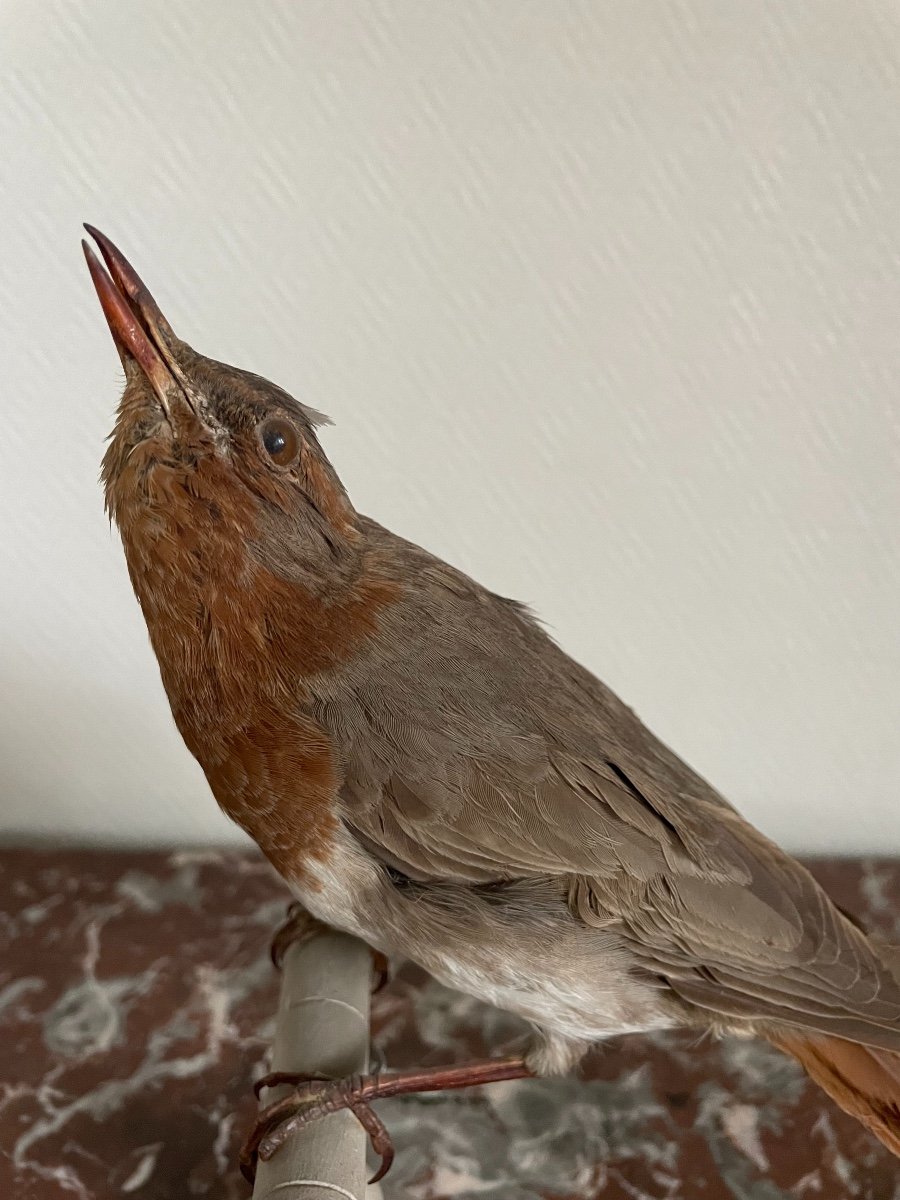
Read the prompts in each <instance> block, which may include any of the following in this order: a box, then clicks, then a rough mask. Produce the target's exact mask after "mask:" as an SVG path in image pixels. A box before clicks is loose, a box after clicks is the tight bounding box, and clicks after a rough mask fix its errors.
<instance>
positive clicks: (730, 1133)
mask: <svg viewBox="0 0 900 1200" xmlns="http://www.w3.org/2000/svg"><path fill="white" fill-rule="evenodd" d="M815 870H816V873H817V874H818V876H819V877H820V879H821V880H822V882H823V883H824V884H825V885H826V886H827V887H828V889H829V891H830V892H831V894H832V895H833V896H834V898H835V899H836V900H837V901H838V903H840V904H842V905H844V906H845V907H846V908H847V909H849V910H851V911H852V912H855V913H856V914H858V915H859V916H860V917H862V918H863V919H864V920H865V921H866V922H867V923H870V924H871V925H872V926H877V927H878V928H880V929H881V930H883V931H885V932H886V933H889V934H891V935H893V936H894V937H895V938H896V939H897V940H898V941H900V863H897V862H867V863H843V864H841V863H831V862H829V863H820V864H817V865H816V866H815ZM0 872H2V874H0V1200H6V1198H8V1197H14V1198H15V1200H64V1198H65V1200H72V1198H73V1197H76V1198H80V1200H88V1198H90V1200H93V1198H95V1197H96V1198H101V1197H102V1198H105V1197H119V1196H125V1197H127V1196H131V1195H133V1196H135V1197H136V1198H137V1200H141V1198H147V1200H149V1198H150V1197H153V1198H155V1200H176V1198H177V1200H184V1198H186V1197H192V1196H199V1197H202V1196H210V1197H216V1198H222V1200H230V1198H244V1197H247V1196H248V1195H249V1187H248V1185H247V1184H246V1183H244V1181H243V1179H242V1178H241V1176H240V1174H239V1172H238V1170H237V1168H236V1166H235V1162H236V1153H237V1148H238V1145H239V1143H240V1141H241V1139H242V1137H243V1134H244V1132H245V1131H246V1130H247V1128H248V1127H249V1125H250V1123H251V1121H252V1118H253V1113H254V1111H255V1108H254V1102H253V1099H252V1096H251V1091H250V1085H251V1082H252V1080H253V1079H254V1078H255V1077H256V1076H258V1075H259V1074H261V1073H262V1072H263V1070H264V1066H265V1061H266V1047H267V1045H268V1042H269V1039H270V1036H271V1033H272V1028H273V1016H274V1012H275V1007H276V998H277V992H278V978H277V976H276V974H275V972H274V971H273V969H272V967H271V965H270V964H269V960H268V956H267V945H268V941H269V937H270V934H271V931H272V929H273V928H274V926H275V925H276V924H277V923H278V921H279V920H280V918H281V916H282V913H283V910H284V906H285V902H286V900H287V895H286V892H285V889H284V886H283V885H282V884H281V883H279V882H278V881H277V880H276V879H275V878H274V876H273V875H272V873H271V871H270V869H269V868H268V867H267V866H266V865H265V864H264V863H263V862H262V861H261V860H260V859H259V858H258V857H256V856H255V855H254V854H252V853H220V852H197V851H185V852H182V853H161V854H140V853H113V852H73V851H53V852H44V851H27V850H8V851H0ZM374 1030H375V1043H376V1045H377V1046H378V1047H379V1049H380V1051H381V1053H382V1055H383V1057H384V1059H385V1062H386V1064H387V1065H388V1066H389V1067H390V1066H403V1065H411V1064H414V1063H418V1064H420V1065H425V1064H431V1063H438V1062H442V1061H444V1062H446V1061H450V1060H452V1059H461V1058H463V1057H465V1056H466V1055H470V1054H472V1053H473V1052H478V1053H484V1052H487V1051H489V1050H493V1049H496V1048H498V1047H499V1046H501V1045H502V1044H504V1043H507V1044H508V1043H509V1042H510V1041H512V1040H514V1039H515V1038H516V1036H517V1035H518V1034H519V1033H520V1032H521V1027H520V1026H519V1024H518V1023H517V1022H516V1021H515V1020H513V1019H512V1018H510V1017H507V1016H504V1015H503V1014H502V1013H498V1012H496V1011H495V1010H493V1009H490V1008H487V1007H485V1006H483V1005H480V1004H477V1003H476V1002H475V1001H473V1000H469V999H467V998H466V997H463V996H460V995H457V994H455V993H452V992H449V991H447V990H446V989H444V988H442V987H439V986H438V985H437V984H435V983H433V982H430V981H428V980H427V979H425V978H424V977H423V976H422V975H421V974H420V973H419V972H417V971H416V970H414V969H412V968H410V967H405V968H403V969H402V970H401V972H400V973H399V975H398V976H397V978H396V979H395V980H394V981H393V983H391V985H390V986H389V987H388V989H386V991H385V992H383V993H382V994H381V995H380V996H379V997H377V999H376V1002H375V1015H374ZM586 1076H587V1078H586V1080H577V1079H561V1080H560V1079H557V1080H546V1081H526V1082H518V1083H509V1084H497V1085H493V1086H492V1087H490V1088H485V1089H482V1090H481V1091H480V1092H478V1093H473V1094H462V1093H456V1094H452V1095H446V1096H443V1097H427V1098H424V1097H423V1098H421V1099H420V1098H414V1097H410V1098H405V1099H397V1100H393V1101H388V1102H385V1103H383V1104H382V1105H381V1106H380V1113H381V1115H382V1117H383V1118H384V1120H385V1121H386V1123H387V1125H388V1126H389V1128H390V1129H391V1132H392V1134H393V1136H394V1140H395V1144H396V1146H397V1161H396V1163H395V1166H394V1168H393V1170H392V1171H391V1173H390V1175H389V1176H388V1178H387V1179H386V1180H385V1183H384V1194H385V1197H386V1200H400V1198H401V1197H410V1198H412V1200H430V1198H432V1197H451V1196H452V1197H467V1198H469V1197H471V1198H473V1200H474V1198H475V1197H489V1198H490V1200H514V1198H519V1197H525V1198H536V1197H553V1198H559V1200H562V1198H563V1197H599V1196H603V1197H604V1198H605V1200H676V1198H679V1200H680V1198H685V1200H688V1198H694V1197H701V1198H704V1200H718V1198H720V1197H721V1198H722V1200H730V1198H732V1197H734V1198H736V1200H844V1198H845V1197H860V1198H862V1200H900V1172H898V1166H897V1163H896V1161H895V1160H894V1159H892V1158H891V1157H890V1155H888V1153H887V1152H886V1151H885V1150H883V1149H882V1148H881V1147H880V1146H879V1145H878V1144H877V1143H876V1142H875V1141H873V1140H872V1139H871V1138H870V1137H869V1136H868V1135H867V1134H866V1133H865V1132H864V1131H863V1130H862V1129H860V1128H859V1126H857V1125H856V1124H855V1122H853V1121H852V1120H850V1119H849V1118H847V1117H845V1116H844V1115H843V1114H842V1113H840V1112H839V1111H837V1110H836V1109H835V1108H834V1107H833V1106H832V1105H831V1103H830V1102H829V1101H828V1100H827V1099H826V1098H825V1097H824V1096H822V1094H821V1093H820V1092H819V1091H818V1090H817V1089H816V1088H815V1087H814V1086H813V1085H812V1084H811V1083H808V1082H807V1081H806V1080H805V1079H804V1077H803V1075H802V1074H801V1073H800V1071H799V1069H798V1068H796V1067H795V1066H794V1065H793V1064H792V1063H791V1062H789V1061H787V1060H786V1059H784V1058H782V1057H781V1056H780V1055H779V1054H777V1053H776V1052H775V1051H774V1050H772V1049H770V1048H768V1047H767V1046H765V1045H761V1044H756V1043H750V1042H742V1041H736V1040H726V1041H723V1042H720V1043H712V1042H709V1041H705V1042H700V1043H698V1041H697V1040H696V1038H691V1037H680V1036H671V1037H670V1036H666V1037H662V1036H659V1037H655V1038H653V1039H647V1038H639V1037H631V1038H622V1039H619V1040H618V1041H616V1042H612V1043H610V1044H609V1045H608V1046H606V1047H605V1048H603V1049H602V1050H601V1051H598V1052H596V1053H595V1054H594V1055H593V1056H592V1058H591V1060H590V1064H589V1068H588V1070H587V1072H586Z"/></svg>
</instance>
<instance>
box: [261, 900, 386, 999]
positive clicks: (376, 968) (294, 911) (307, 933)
mask: <svg viewBox="0 0 900 1200" xmlns="http://www.w3.org/2000/svg"><path fill="white" fill-rule="evenodd" d="M323 929H325V926H324V925H323V924H322V922H321V921H319V920H318V919H317V918H316V917H314V916H313V915H312V913H310V912H307V910H306V909H305V908H304V907H303V905H302V904H300V903H299V902H298V901H297V900H294V901H292V902H291V903H290V904H289V905H288V907H287V912H286V913H285V918H284V920H283V921H282V923H281V924H280V925H279V926H278V928H277V929H276V930H275V933H274V934H273V935H272V942H271V945H270V946H269V955H270V957H271V959H272V965H273V966H274V967H276V968H277V969H278V970H279V971H280V970H281V968H282V966H283V965H284V956H285V954H286V953H287V949H288V946H292V945H293V944H294V942H300V943H301V944H302V943H303V942H307V941H309V939H310V938H311V937H312V936H313V935H314V934H315V933H318V932H319V931H321V930H323ZM372 971H373V974H374V979H373V981H372V995H373V996H374V995H375V994H376V993H377V992H380V991H381V989H382V988H383V987H385V985H386V984H387V983H388V982H389V981H390V978H391V973H390V962H389V961H388V957H387V955H386V954H383V953H382V951H381V950H374V949H373V950H372Z"/></svg>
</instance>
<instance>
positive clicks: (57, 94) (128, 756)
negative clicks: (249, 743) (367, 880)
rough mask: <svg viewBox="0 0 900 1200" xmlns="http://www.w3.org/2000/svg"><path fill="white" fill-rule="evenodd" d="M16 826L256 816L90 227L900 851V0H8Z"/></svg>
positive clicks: (11, 711)
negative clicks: (245, 812) (84, 227)
mask: <svg viewBox="0 0 900 1200" xmlns="http://www.w3.org/2000/svg"><path fill="white" fill-rule="evenodd" d="M0 55H2V59H3V60H4V62H3V66H4V73H6V68H10V67H11V68H12V78H11V79H9V78H8V79H6V81H5V82H4V84H3V89H4V94H3V95H2V97H0V146H2V160H0V172H2V178H0V229H2V247H3V249H2V255H0V272H2V286H0V297H2V303H3V317H2V323H0V339H2V343H3V344H2V347H0V354H2V358H0V361H2V364H3V367H2V370H3V387H2V398H0V404H2V444H0V455H2V464H0V502H2V512H3V539H2V545H3V558H4V568H3V584H2V595H0V655H2V683H0V687H2V709H3V716H2V723H0V738H2V756H0V787H2V792H0V795H2V801H0V804H2V809H0V820H2V831H3V832H5V833H7V834H26V835H31V834H41V835H50V836H65V837H66V838H70V839H71V838H76V837H77V838H83V839H89V840H104V841H107V840H123V841H126V840H127V841H134V842H148V841H155V842H169V841H174V840H179V841H180V840H201V841H202V840H207V839H221V838H223V837H226V836H228V837H231V836H238V835H237V834H236V833H232V832H231V830H230V827H229V826H228V825H227V824H226V822H225V821H224V818H222V817H220V816H219V815H218V813H217V810H216V809H215V806H214V803H213V801H212V799H211V798H210V796H209V795H208V793H207V791H206V787H205V784H204V781H203V779H202V776H201V774H200V771H199V769H198V768H197V767H196V766H195V765H194V764H193V762H192V761H191V759H190V758H189V756H188V754H187V752H186V751H185V750H184V749H183V747H182V746H181V744H180V741H179V739H178V737H177V734H176V733H175V732H174V729H173V726H172V724H171V720H170V717H169V714H168V710H167V707H166V704H165V699H164V696H163V693H162V690H161V687H160V684H159V680H158V677H157V672H156V667H155V664H154V661H153V658H152V656H151V654H150V651H149V649H148V645H147V640H146V634H145V631H144V628H143V625H142V620H141V617H140V614H139V611H138V608H137V605H136V604H135V602H134V600H133V598H132V596H131V593H130V588H129V584H128V580H127V577H126V574H125V568H124V563H123V559H122V554H121V550H120V548H119V544H118V540H117V538H116V536H115V535H114V534H110V532H109V530H108V528H107V525H106V520H105V518H104V516H103V512H102V507H101V496H100V490H99V487H98V484H97V479H96V477H97V471H98V464H99V459H100V455H101V452H102V442H103V438H104V436H105V434H106V433H107V431H108V429H109V427H110V425H111V419H112V413H113V409H114V405H115V403H116V400H117V398H118V391H119V381H120V374H119V371H118V363H117V360H116V357H115V353H114V350H113V346H112V343H111V341H110V339H109V335H108V333H107V331H106V329H105V327H104V323H103V320H102V318H101V316H100V312H99V308H98V305H97V301H96V299H95V297H94V294H93V292H92V289H91V286H90V283H89V280H88V276H87V273H86V271H85V269H84V265H83V262H82V260H81V252H80V250H79V246H78V239H79V236H80V230H79V222H80V221H81V220H89V221H92V222H94V223H96V224H97V225H99V226H100V228H101V229H103V230H105V231H106V232H108V233H109V234H110V235H111V236H112V237H113V238H114V239H115V240H117V241H118V242H119V243H120V244H121V246H122V247H123V249H125V251H126V253H127V254H128V255H129V256H130V257H132V259H133V261H134V262H135V265H136V266H137V267H138V269H139V270H140V271H141V272H142V273H143V274H144V276H145V277H146V279H147V280H148V282H149V283H150V285H151V286H152V287H153V289H154V291H155V293H156V295H157V297H158V299H159V301H160V302H161V304H162V306H163V308H164V310H165V312H166V313H167V314H168V315H169V317H170V318H171V320H172V321H173V322H174V323H175V325H176V328H177V329H178V330H179V332H181V333H182V334H183V336H185V337H186V338H187V339H188V340H189V341H191V342H192V343H193V344H194V345H195V346H196V347H197V348H198V349H200V350H203V351H205V352H206V353H209V354H211V355H214V356H216V357H221V358H225V359H228V360H231V361H234V362H237V363H239V364H241V365H244V366H247V367H249V368H252V369H253V370H256V371H259V372H261V373H263V374H266V375H268V376H270V377H272V378H274V379H276V380H277V381H278V382H280V383H281V384H283V385H285V386H286V387H288V388H289V389H291V390H292V391H293V392H294V393H295V394H296V395H297V396H299V397H300V398H302V399H303V400H306V401H308V402H310V403H311V404H313V405H315V406H316V407H319V408H322V409H324V410H325V411H326V412H329V413H330V414H331V415H332V416H333V417H334V418H335V420H336V421H337V426H336V428H335V429H334V430H329V431H326V434H325V441H326V446H327V449H328V450H329V452H330V453H331V454H332V455H333V458H334V461H335V462H336V464H337V466H338V468H339V470H340V471H341V472H342V475H343V477H344V479H345V481H346V483H347V486H348V488H349V490H350V493H351V495H352V497H353V499H354V500H355V502H356V503H357V506H358V507H360V508H362V509H363V510H365V511H367V512H369V513H371V514H372V515H373V516H375V517H377V518H379V519H380V520H382V521H383V522H385V523H386V524H388V525H390V526H393V527H394V528H395V529H397V530H398V531H399V532H401V533H403V534H405V535H407V536H408V537H411V538H413V539H415V540H417V541H420V542H422V543H424V544H425V545H427V546H428V547H429V548H431V549H432V550H434V551H436V552H438V553H439V554H442V555H444V556H445V557H446V558H448V559H450V561H451V562H454V563H456V564H458V565H459V566H461V567H463V568H464V569H465V570H467V571H469V572H471V573H472V574H474V575H476V576H477V577H479V578H480V579H481V580H483V581H484V582H485V583H486V584H488V585H489V586H491V587H493V588H495V589H497V590H499V591H501V592H504V593H506V594H509V595H513V596H516V597H519V598H521V599H525V600H527V601H529V602H531V603H532V604H534V606H535V607H536V608H537V610H538V611H539V612H540V613H541V614H542V615H543V616H544V617H545V618H546V619H547V621H548V623H549V624H550V626H551V627H552V629H553V630H554V631H555V633H556V635H557V636H558V638H559V639H560V640H561V641H562V643H563V645H564V646H566V647H567V648H568V649H569V650H570V651H571V652H572V653H573V654H574V655H576V656H577V657H579V658H581V659H582V660H583V661H585V662H586V663H587V664H589V665H590V666H591V667H592V668H593V669H595V670H596V671H597V672H598V673H600V674H601V675H603V676H604V677H605V678H606V680H607V681H608V682H610V683H611V684H612V685H613V686H614V687H616V688H617V689H618V690H619V691H620V692H621V693H623V694H624V695H625V697H626V698H627V699H628V701H629V702H630V703H631V704H632V705H633V706H634V707H636V708H637V710H638V711H639V712H640V713H641V715H642V716H643V717H644V718H645V719H646V720H647V721H648V722H649V723H650V724H651V725H652V726H653V727H654V728H655V729H656V730H657V731H658V732H659V733H660V734H662V735H663V736H664V737H665V738H666V739H667V740H668V741H669V742H670V743H671V744H672V745H673V746H674V747H676V748H677V749H678V750H679V751H680V752H681V753H682V754H683V755H684V756H686V757H687V758H688V759H689V760H690V761H692V762H693V763H694V764H695V765H696V766H697V767H698V768H699V769H700V770H702V771H703V772H704V773H705V774H707V775H708V776H709V777H710V778H712V779H713V780H714V781H715V782H716V783H717V784H718V785H719V786H720V787H721V788H722V789H723V790H724V791H725V792H726V793H728V794H729V795H730V796H731V797H732V798H733V799H734V800H735V801H736V802H737V803H738V804H739V805H741V806H742V807H743V809H744V810H745V811H746V812H747V813H748V815H750V816H751V817H752V818H753V819H755V820H756V821H757V822H758V823H759V824H761V825H762V826H763V828H764V829H765V830H766V831H767V832H768V833H770V834H771V835H774V836H775V837H777V838H780V839H782V840H783V841H785V842H787V843H788V844H789V845H790V846H791V847H793V848H803V849H809V850H833V851H855V850H878V851H891V850H893V851H900V820H898V817H897V813H898V804H900V736H898V727H900V636H898V621H897V614H898V605H900V536H898V515H900V471H898V469H900V404H898V398H897V377H898V367H900V122H898V116H897V114H898V106H900V65H898V64H900V9H898V8H897V6H896V5H895V4H891V3H888V2H887V0H884V2H876V0H860V2H858V3H854V4H847V3H846V2H845V0H828V2H822V3H818V4H810V3H781V2H779V3H771V4H726V3H721V2H719V0H710V2H708V3H704V2H701V0H691V2H689V3H683V4H672V3H667V4H660V3H657V2H656V0H646V2H642V3H635V0H616V2H612V3H603V4H598V3H596V0H585V2H582V3H573V2H572V0H566V2H562V0H557V2H555V3H554V2H551V3H547V2H546V0H534V2H527V0H486V2H484V3H472V2H469V0H439V2H438V0H426V2H424V3H423V2H422V0H402V2H401V0H382V2H380V3H368V2H363V0H360V2H358V3H346V2H344V3H336V2H335V0H322V2H320V3H313V2H312V0H304V2H303V3H296V2H290V0H281V2H278V3H274V2H271V0H268V2H266V3H259V4H250V3H237V2H234V3H222V0H202V2H201V0H190V2H180V3H171V2H166V3H163V2H162V0H153V2H147V0H143V2H141V3H137V2H136V0H92V2H91V3H83V4H78V3H73V2H72V0H56V2H55V3H54V2H47V3H44V4H41V5H35V4H32V3H28V2H27V0H7V2H6V3H5V4H4V5H3V6H2V8H0Z"/></svg>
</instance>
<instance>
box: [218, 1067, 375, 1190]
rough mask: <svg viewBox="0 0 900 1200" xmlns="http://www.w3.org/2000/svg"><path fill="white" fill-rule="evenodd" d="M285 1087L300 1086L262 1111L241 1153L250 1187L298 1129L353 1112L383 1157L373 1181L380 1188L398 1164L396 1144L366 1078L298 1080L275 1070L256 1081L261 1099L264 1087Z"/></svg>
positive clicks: (373, 1145) (255, 1086) (242, 1165)
mask: <svg viewBox="0 0 900 1200" xmlns="http://www.w3.org/2000/svg"><path fill="white" fill-rule="evenodd" d="M284 1083H293V1084H295V1085H297V1086H296V1087H295V1088H294V1091H293V1092H291V1093H290V1094H289V1095H287V1096H284V1097H282V1099H281V1100H276V1101H275V1102H274V1103H273V1104H270V1105H269V1106H268V1107H267V1108H264V1109H263V1111H262V1112H261V1113H260V1114H259V1118H258V1119H257V1122H256V1125H255V1126H254V1128H253V1130H252V1132H251V1133H250V1136H249V1137H248V1138H247V1140H246V1142H245V1143H244V1145H243V1147H242V1149H241V1157H240V1162H241V1171H242V1173H243V1175H244V1177H245V1178H246V1179H248V1180H249V1181H250V1182H251V1183H252V1182H253V1179H254V1177H255V1175H256V1164H257V1161H258V1159H260V1158H261V1159H262V1160H263V1161H264V1162H267V1161H268V1160H269V1159H270V1158H271V1157H272V1156H273V1155H274V1154H275V1153H276V1152H277V1151H278V1150H279V1149H280V1148H281V1147H282V1146H283V1145H284V1143H285V1142H286V1141H287V1140H288V1138H289V1137H291V1135H292V1134H294V1133H296V1132H297V1130H298V1129H302V1128H303V1127H304V1126H305V1125H310V1124H311V1123H312V1122H313V1121H318V1120H319V1119H320V1118H322V1117H325V1116H328V1115H329V1114H330V1113H335V1112H340V1111H341V1110H342V1109H348V1110H349V1111H350V1112H352V1113H353V1115H354V1116H355V1117H356V1119H357V1121H359V1123H360V1125H362V1127H363V1129H365V1131H366V1133H367V1134H368V1135H369V1141H370V1143H371V1145H372V1149H373V1150H374V1151H375V1153H376V1154H378V1155H379V1157H380V1158H381V1165H380V1166H379V1168H378V1170H377V1171H376V1172H375V1174H374V1175H373V1176H372V1178H371V1179H370V1180H369V1182H370V1183H377V1182H378V1181H379V1180H380V1179H383V1178H384V1176H385V1175H386V1174H387V1172H388V1171H389V1170H390V1167H391V1163H392V1162H393V1161H394V1145H393V1142H392V1141H391V1136H390V1134H389V1133H388V1131H387V1129H386V1127H385V1125H384V1122H383V1121H382V1120H381V1118H380V1117H379V1116H378V1114H377V1113H376V1112H375V1111H374V1110H373V1109H372V1107H371V1106H370V1105H369V1103H368V1100H367V1099H366V1097H365V1094H364V1092H365V1078H364V1077H363V1076H351V1077H350V1078H349V1079H337V1080H322V1079H306V1078H303V1079H298V1077H297V1076H296V1075H292V1074H290V1073H288V1072H285V1071H274V1072H272V1073H271V1074H270V1075H265V1076H263V1078H262V1079H260V1080H258V1081H257V1082H256V1084H255V1085H254V1091H255V1092H256V1094H257V1096H258V1095H259V1093H260V1091H261V1090H262V1089H263V1088H264V1087H275V1086H278V1085H279V1084H284Z"/></svg>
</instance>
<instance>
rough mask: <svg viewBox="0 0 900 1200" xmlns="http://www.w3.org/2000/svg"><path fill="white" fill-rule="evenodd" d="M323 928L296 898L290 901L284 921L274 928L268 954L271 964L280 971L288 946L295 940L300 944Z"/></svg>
mask: <svg viewBox="0 0 900 1200" xmlns="http://www.w3.org/2000/svg"><path fill="white" fill-rule="evenodd" d="M325 928H326V927H325V926H324V925H323V924H322V922H321V921H319V920H318V919H317V918H316V917H314V916H313V915H312V913H310V912H307V911H306V909H305V908H304V907H303V905H302V904H300V903H299V902H298V901H296V900H294V901H292V903H290V904H289V905H288V907H287V912H286V913H285V917H284V921H283V922H282V923H281V924H280V925H279V926H278V928H277V929H276V930H275V933H274V935H273V937H272V944H271V945H270V946H269V955H270V957H271V959H272V963H273V965H274V966H276V967H277V968H278V970H279V971H280V970H281V968H282V966H283V965H284V956H285V954H286V953H287V948H288V946H292V945H293V944H294V943H295V942H297V943H299V944H300V945H302V944H303V943H304V942H308V941H309V940H310V938H312V937H315V935H316V934H317V933H321V932H322V930H323V929H325Z"/></svg>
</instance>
